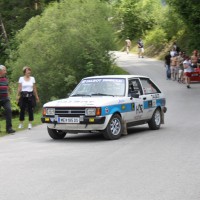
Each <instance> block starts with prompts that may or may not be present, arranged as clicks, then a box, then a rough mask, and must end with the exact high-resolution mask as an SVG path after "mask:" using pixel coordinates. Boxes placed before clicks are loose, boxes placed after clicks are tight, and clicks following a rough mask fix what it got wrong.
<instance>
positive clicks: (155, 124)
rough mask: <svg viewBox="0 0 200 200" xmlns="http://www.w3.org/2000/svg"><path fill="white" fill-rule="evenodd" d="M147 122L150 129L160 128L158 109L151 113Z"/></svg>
mask: <svg viewBox="0 0 200 200" xmlns="http://www.w3.org/2000/svg"><path fill="white" fill-rule="evenodd" d="M148 124H149V128H150V129H151V130H158V129H159V128H160V124H161V112H160V109H159V108H157V109H156V110H155V111H154V113H153V115H152V118H151V120H150V121H149V122H148Z"/></svg>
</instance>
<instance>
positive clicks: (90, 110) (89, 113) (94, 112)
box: [85, 108, 101, 116]
mask: <svg viewBox="0 0 200 200" xmlns="http://www.w3.org/2000/svg"><path fill="white" fill-rule="evenodd" d="M95 115H96V116H100V115H101V108H86V109H85V116H95Z"/></svg>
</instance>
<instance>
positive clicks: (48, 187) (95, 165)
mask: <svg viewBox="0 0 200 200" xmlns="http://www.w3.org/2000/svg"><path fill="white" fill-rule="evenodd" d="M115 54H116V57H117V60H116V62H117V64H118V65H119V66H121V67H122V68H124V69H125V70H127V71H128V72H129V73H130V74H142V75H147V76H150V77H151V78H152V79H153V80H154V81H155V82H156V83H158V85H159V86H160V88H161V89H162V90H163V91H164V93H165V94H166V96H167V107H168V111H167V113H166V118H165V124H164V125H162V126H161V129H160V130H158V131H150V130H149V129H148V126H147V125H143V126H139V127H133V128H131V129H129V131H128V132H129V134H128V136H123V137H122V138H121V139H119V140H116V141H106V140H104V138H103V136H101V135H99V134H94V135H91V134H79V135H67V136H66V138H65V139H64V140H62V141H53V140H52V139H50V137H49V136H48V134H47V131H46V126H45V125H41V126H37V127H34V128H33V129H32V130H30V131H28V130H25V131H21V132H17V133H16V134H15V135H8V136H5V137H3V138H0V200H200V123H199V120H200V83H195V84H192V85H191V87H192V88H191V89H187V88H186V86H185V85H183V84H179V83H177V82H175V81H168V80H166V79H165V68H164V66H163V65H164V64H163V62H161V61H156V60H153V59H147V58H143V59H142V58H140V59H139V58H137V56H136V55H133V54H129V55H127V54H126V53H124V52H115Z"/></svg>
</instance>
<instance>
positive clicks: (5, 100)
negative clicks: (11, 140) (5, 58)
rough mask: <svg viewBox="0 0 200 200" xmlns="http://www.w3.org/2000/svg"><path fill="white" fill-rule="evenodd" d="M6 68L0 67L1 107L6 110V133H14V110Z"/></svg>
mask: <svg viewBox="0 0 200 200" xmlns="http://www.w3.org/2000/svg"><path fill="white" fill-rule="evenodd" d="M6 73H7V71H6V67H5V66H4V65H0V107H3V108H4V109H5V114H6V132H7V133H14V132H15V130H13V129H12V110H11V105H10V99H9V96H8V89H9V86H8V79H7V77H6Z"/></svg>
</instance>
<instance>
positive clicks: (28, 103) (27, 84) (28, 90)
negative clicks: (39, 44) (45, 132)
mask: <svg viewBox="0 0 200 200" xmlns="http://www.w3.org/2000/svg"><path fill="white" fill-rule="evenodd" d="M23 73H24V76H22V77H20V78H19V82H18V83H19V84H18V92H17V100H18V101H19V106H20V116H19V120H20V124H19V127H18V128H20V129H21V128H23V121H24V118H25V110H26V108H28V114H29V124H28V129H31V128H32V121H33V120H34V115H33V108H34V107H35V104H36V101H37V102H39V97H38V93H37V89H36V82H35V78H34V77H33V76H31V68H30V67H24V68H23Z"/></svg>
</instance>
